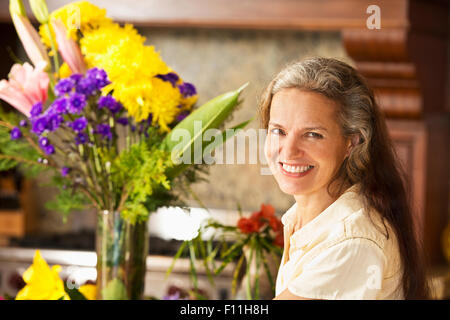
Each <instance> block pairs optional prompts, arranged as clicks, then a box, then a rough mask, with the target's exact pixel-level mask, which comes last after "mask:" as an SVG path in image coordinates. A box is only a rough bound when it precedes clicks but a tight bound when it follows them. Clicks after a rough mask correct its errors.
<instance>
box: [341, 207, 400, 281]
mask: <svg viewBox="0 0 450 320" xmlns="http://www.w3.org/2000/svg"><path fill="white" fill-rule="evenodd" d="M343 224H344V233H345V236H344V237H345V238H346V239H365V240H367V241H370V242H372V243H374V244H376V245H377V246H378V247H379V248H380V249H381V251H382V252H383V254H384V256H385V257H386V260H387V261H389V265H390V266H391V267H393V266H399V265H400V255H399V248H398V242H397V237H396V234H395V232H394V229H393V228H392V226H391V225H390V224H389V222H388V221H386V220H383V218H382V216H381V214H380V213H379V212H377V211H376V210H374V209H371V210H366V209H364V208H361V209H360V210H358V211H355V212H354V213H353V214H351V215H349V216H348V217H347V218H346V219H345V220H344V221H343ZM397 271H398V270H394V269H392V270H388V273H396V272H397Z"/></svg>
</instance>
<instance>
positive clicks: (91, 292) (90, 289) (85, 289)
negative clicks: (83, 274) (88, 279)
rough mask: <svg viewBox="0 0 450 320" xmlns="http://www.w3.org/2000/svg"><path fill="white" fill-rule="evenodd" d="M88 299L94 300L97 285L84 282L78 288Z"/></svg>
mask: <svg viewBox="0 0 450 320" xmlns="http://www.w3.org/2000/svg"><path fill="white" fill-rule="evenodd" d="M78 291H80V293H81V294H82V295H83V296H84V297H85V298H86V299H88V300H95V299H96V296H97V286H96V285H95V284H84V285H82V286H81V287H80V289H78Z"/></svg>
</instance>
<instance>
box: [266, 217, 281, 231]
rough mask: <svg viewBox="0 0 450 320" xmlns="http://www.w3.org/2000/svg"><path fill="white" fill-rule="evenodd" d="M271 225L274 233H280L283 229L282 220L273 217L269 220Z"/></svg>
mask: <svg viewBox="0 0 450 320" xmlns="http://www.w3.org/2000/svg"><path fill="white" fill-rule="evenodd" d="M269 225H270V227H271V228H272V230H273V231H275V232H278V231H280V230H281V229H282V227H283V224H282V223H281V221H280V219H278V218H277V217H275V216H273V217H271V218H270V219H269Z"/></svg>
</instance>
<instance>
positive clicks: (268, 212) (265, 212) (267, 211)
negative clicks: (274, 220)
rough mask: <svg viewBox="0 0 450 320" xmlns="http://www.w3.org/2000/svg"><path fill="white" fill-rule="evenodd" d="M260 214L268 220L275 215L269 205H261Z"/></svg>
mask: <svg viewBox="0 0 450 320" xmlns="http://www.w3.org/2000/svg"><path fill="white" fill-rule="evenodd" d="M260 212H261V215H262V216H263V217H264V218H267V219H270V218H271V217H273V216H274V215H275V209H274V208H273V207H272V206H271V205H270V204H262V205H261V211H260Z"/></svg>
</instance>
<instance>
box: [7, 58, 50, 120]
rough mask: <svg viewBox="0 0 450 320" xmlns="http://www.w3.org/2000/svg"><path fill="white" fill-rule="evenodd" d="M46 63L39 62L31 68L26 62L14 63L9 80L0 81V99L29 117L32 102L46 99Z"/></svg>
mask: <svg viewBox="0 0 450 320" xmlns="http://www.w3.org/2000/svg"><path fill="white" fill-rule="evenodd" d="M46 67H47V63H46V62H44V61H41V62H39V63H38V64H37V65H36V68H33V67H32V66H31V65H30V64H29V63H28V62H25V63H24V64H23V65H21V64H18V63H16V64H14V65H13V66H12V68H11V71H10V72H9V81H7V80H4V79H3V80H1V81H0V99H3V100H5V101H6V102H8V103H9V104H10V105H12V106H13V107H14V108H16V109H17V110H19V111H20V112H22V113H23V114H24V115H26V116H27V117H30V111H31V108H32V107H33V105H34V104H36V103H38V102H45V101H46V100H47V90H48V84H49V82H50V79H49V77H48V74H47V73H46V72H45V71H44V70H45V68H46Z"/></svg>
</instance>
